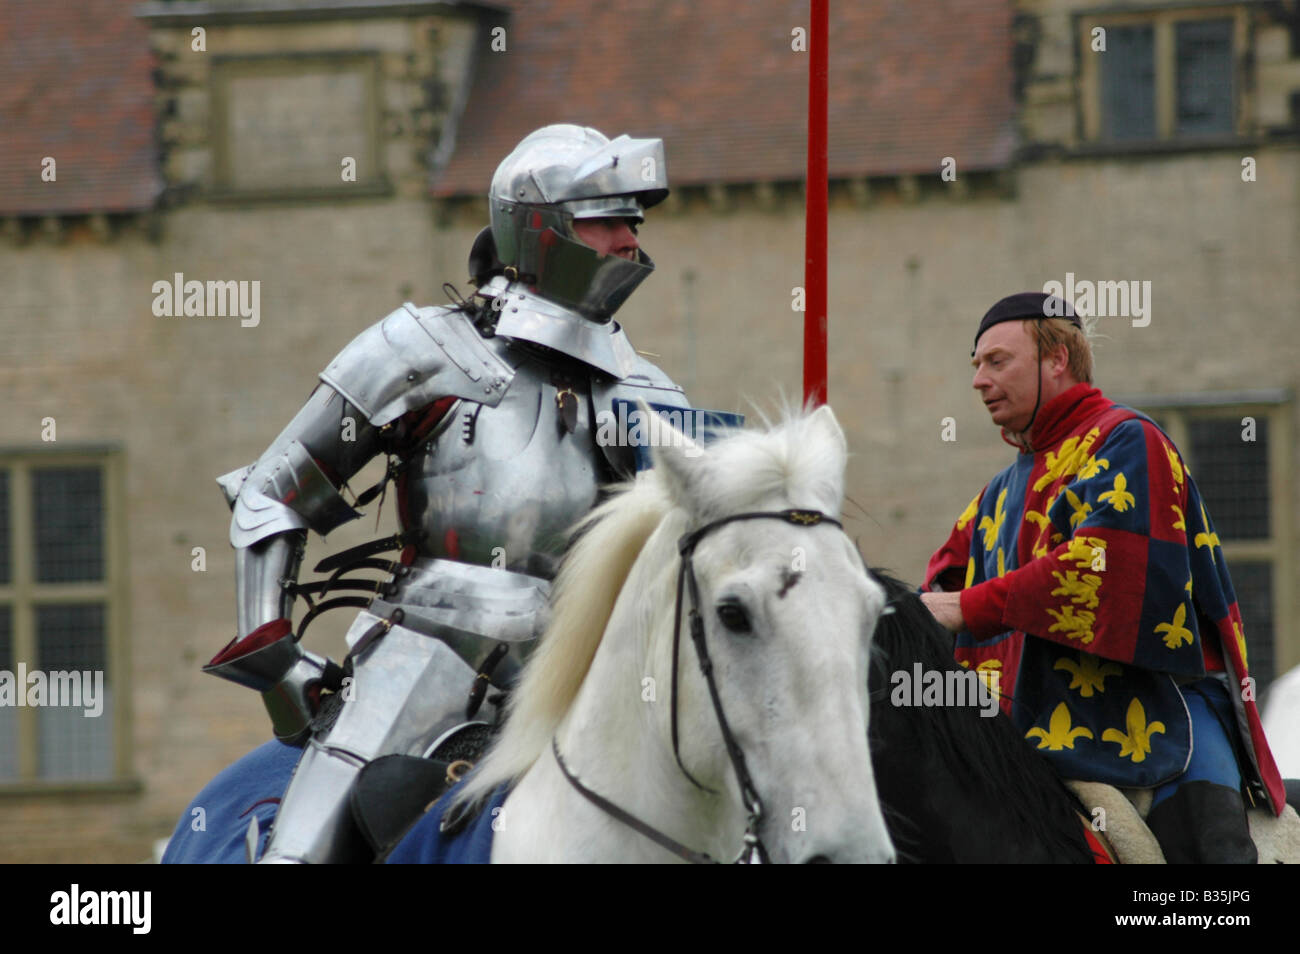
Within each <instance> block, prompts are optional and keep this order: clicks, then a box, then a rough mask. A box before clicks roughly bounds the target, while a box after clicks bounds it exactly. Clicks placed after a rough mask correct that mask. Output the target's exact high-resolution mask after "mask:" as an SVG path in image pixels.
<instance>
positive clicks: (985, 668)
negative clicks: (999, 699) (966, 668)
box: [975, 659, 1002, 696]
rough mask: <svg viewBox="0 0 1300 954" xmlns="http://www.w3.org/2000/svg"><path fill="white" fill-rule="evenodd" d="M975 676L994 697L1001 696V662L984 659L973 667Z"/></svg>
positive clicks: (999, 660)
mask: <svg viewBox="0 0 1300 954" xmlns="http://www.w3.org/2000/svg"><path fill="white" fill-rule="evenodd" d="M975 675H977V676H978V677H979V679H980V682H982V683H984V686H985V688H987V689H988V691H989V692H991V693H993V694H994V695H995V696H1001V695H1002V660H1001V659H986V660H984V661H983V662H982V663H980V664H979V665H978V666H976V667H975Z"/></svg>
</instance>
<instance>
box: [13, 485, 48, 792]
mask: <svg viewBox="0 0 1300 954" xmlns="http://www.w3.org/2000/svg"><path fill="white" fill-rule="evenodd" d="M10 475H11V479H12V481H13V484H12V490H11V491H10V494H9V499H10V505H11V506H12V507H13V512H12V513H13V540H14V542H15V543H16V544H17V545H16V546H15V547H14V548H13V553H12V560H13V563H12V564H11V565H12V571H13V594H14V602H13V633H14V669H15V678H16V677H17V668H18V663H20V662H21V663H26V664H27V666H28V667H34V666H37V665H39V660H37V658H36V628H35V627H36V611H35V608H34V607H33V605H32V586H33V580H34V579H35V577H36V569H35V567H34V565H33V557H34V555H35V553H36V527H35V520H34V515H33V513H32V484H31V471H30V470H29V469H28V467H27V463H26V462H25V461H22V462H17V461H16V462H15V463H14V465H13V468H12V469H11V470H10ZM16 689H17V691H18V692H19V693H24V694H25V693H26V692H27V686H26V684H25V683H19V684H18V685H17V686H16ZM39 732H40V726H39V724H38V723H37V713H36V710H35V709H32V708H31V707H29V706H25V705H24V706H20V707H19V708H18V778H19V779H20V780H27V779H34V778H36V777H37V774H38V772H39V771H40V764H39V752H40V745H39V743H40V736H39Z"/></svg>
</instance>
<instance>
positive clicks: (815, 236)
mask: <svg viewBox="0 0 1300 954" xmlns="http://www.w3.org/2000/svg"><path fill="white" fill-rule="evenodd" d="M829 2H830V0H811V3H812V17H811V22H810V23H809V29H808V55H809V66H808V177H807V181H806V186H805V190H804V191H805V194H806V196H807V208H806V218H805V223H804V307H805V309H806V310H805V311H804V318H803V399H804V402H805V403H808V402H812V403H813V404H825V403H826V324H827V317H826V313H827V291H826V209H827V204H828V190H829V187H828V185H827V176H828V170H827V138H828V137H827V119H826V96H827V86H828V78H829V76H830V67H829V58H828V57H827V43H828V40H829V15H828V4H829Z"/></svg>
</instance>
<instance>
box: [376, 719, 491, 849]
mask: <svg viewBox="0 0 1300 954" xmlns="http://www.w3.org/2000/svg"><path fill="white" fill-rule="evenodd" d="M491 734H492V730H491V727H490V726H488V725H486V724H484V723H481V722H471V723H468V724H466V725H464V726H462V727H461V728H460V729H458V730H457V731H456V732H454V733H453V734H452V735H451V736H450V737H449V738H447V739H446V740H445V741H443V742H442V744H440V745H439V746H438V748H437V749H436V750H435V751H434V752H432V753H430V755H429V757H427V758H420V757H418V756H414V755H385V756H381V757H380V758H377V759H374V760H373V761H371V762H370V763H369V764H367V765H366V766H365V767H364V768H363V769H362V770H361V771H360V773H359V774H358V775H357V780H356V783H355V785H354V786H353V788H352V794H351V796H350V800H351V809H352V820H353V822H354V823H355V824H356V827H357V831H358V832H359V833H360V834H361V837H362V838H364V839H365V842H366V844H367V845H369V846H370V848H371V850H372V851H374V853H375V857H376V858H378V859H381V860H382V859H383V858H384V857H386V856H387V855H388V853H389V852H390V851H392V849H393V847H394V846H396V844H397V843H398V842H399V841H401V840H402V837H403V836H404V835H405V834H406V833H407V832H408V831H409V830H410V829H411V828H412V826H414V825H415V823H416V822H418V821H419V820H420V818H421V816H423V815H424V813H425V812H426V811H427V810H428V808H429V807H430V806H431V805H433V803H434V802H436V801H437V800H438V799H439V798H440V797H441V796H442V795H443V794H444V793H445V792H446V791H447V790H448V789H449V788H451V787H452V786H453V785H455V784H456V782H458V781H460V779H461V777H462V776H463V775H464V774H465V773H466V772H467V771H469V769H470V768H472V767H473V763H474V762H475V761H477V760H478V758H479V757H480V756H481V754H482V752H483V750H484V749H485V748H486V747H487V744H488V742H489V741H490V740H491Z"/></svg>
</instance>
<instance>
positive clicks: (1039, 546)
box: [1025, 510, 1052, 557]
mask: <svg viewBox="0 0 1300 954" xmlns="http://www.w3.org/2000/svg"><path fill="white" fill-rule="evenodd" d="M1025 519H1026V520H1028V521H1029V522H1030V523H1032V524H1033V525H1034V526H1036V527H1037V528H1038V535H1037V536H1036V537H1035V538H1034V543H1033V546H1032V547H1031V548H1030V549H1031V551H1032V552H1033V554H1034V556H1035V557H1042V556H1047V544H1046V543H1044V542H1043V538H1044V537H1045V536H1046V535H1047V532H1048V530H1050V529H1051V526H1052V520H1051V518H1050V517H1048V516H1047V512H1046V510H1044V511H1043V513H1039V512H1038V511H1037V510H1027V511H1025Z"/></svg>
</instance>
